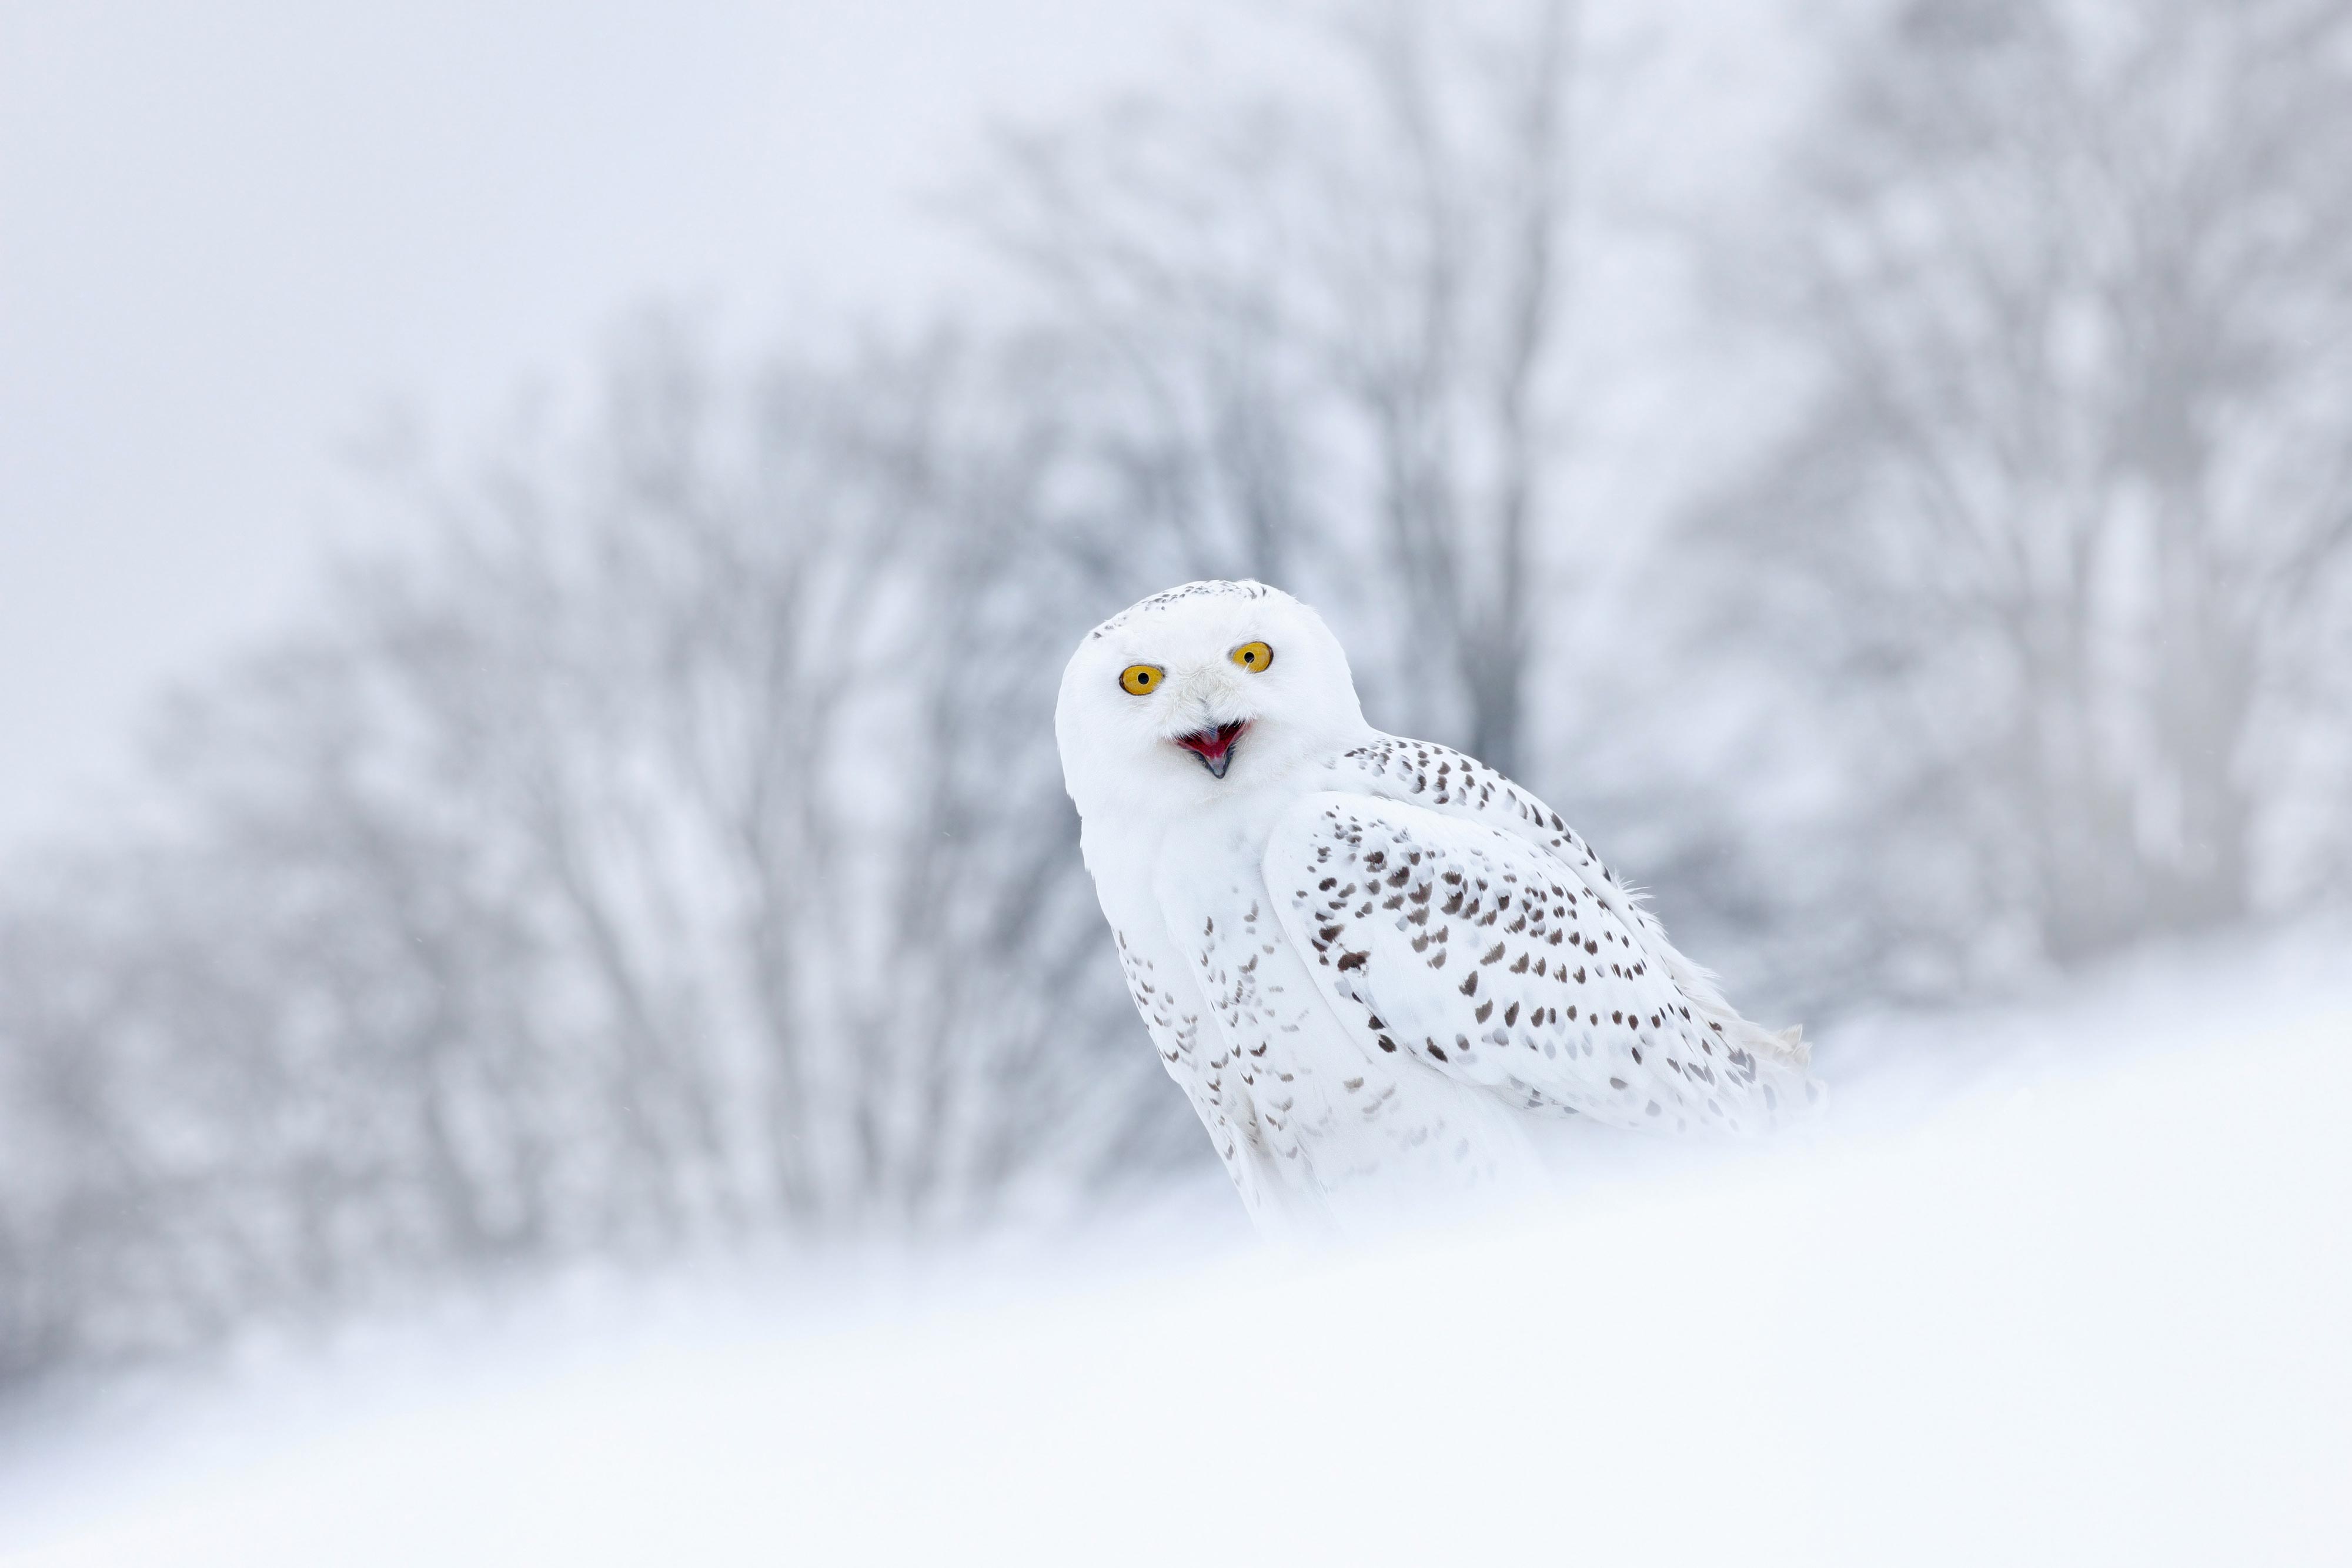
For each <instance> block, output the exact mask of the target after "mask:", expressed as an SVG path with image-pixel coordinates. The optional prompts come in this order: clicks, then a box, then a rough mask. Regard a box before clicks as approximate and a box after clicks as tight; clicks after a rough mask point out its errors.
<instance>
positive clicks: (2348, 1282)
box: [0, 928, 2352, 1568]
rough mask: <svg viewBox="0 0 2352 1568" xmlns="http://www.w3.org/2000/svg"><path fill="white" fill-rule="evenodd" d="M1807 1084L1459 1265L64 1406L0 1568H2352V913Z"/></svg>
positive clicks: (962, 1278) (1832, 1060)
mask: <svg viewBox="0 0 2352 1568" xmlns="http://www.w3.org/2000/svg"><path fill="white" fill-rule="evenodd" d="M1820 1059H1821V1061H1822V1065H1823V1068H1824V1070H1825V1072H1826V1073H1827V1074H1828V1075H1829V1076H1830V1077H1831V1078H1832V1082H1834V1083H1835V1084H1836V1085H1837V1086H1838V1089H1839V1092H1840V1100H1839V1109H1838V1114H1837V1116H1836V1118H1835V1121H1834V1123H1833V1124H1832V1126H1831V1127H1830V1128H1829V1129H1827V1130H1826V1132H1825V1133H1824V1134H1823V1135H1822V1136H1821V1137H1820V1138H1818V1139H1816V1140H1812V1141H1811V1142H1809V1143H1807V1144H1805V1145H1801V1146H1800V1145H1783V1146H1780V1147H1777V1148H1773V1149H1770V1150H1769V1151H1763V1152H1756V1153H1743V1154H1740V1155H1738V1156H1736V1157H1726V1158H1713V1159H1707V1160H1693V1159H1689V1158H1678V1159H1675V1160H1674V1161H1672V1162H1671V1163H1658V1164H1656V1165H1654V1166H1652V1165H1649V1164H1646V1163H1645V1164H1644V1166H1643V1168H1641V1169H1640V1170H1629V1171H1627V1172H1625V1173H1624V1174H1623V1175H1622V1176H1620V1177H1618V1178H1617V1179H1613V1180H1610V1181H1606V1182H1602V1183H1598V1184H1596V1185H1595V1186H1593V1187H1592V1188H1591V1190H1589V1191H1587V1192H1585V1193H1583V1194H1582V1195H1581V1196H1580V1197H1579V1198H1578V1199H1577V1200H1576V1201H1575V1202H1573V1203H1571V1204H1568V1205H1564V1206H1562V1207H1560V1208H1559V1209H1558V1210H1556V1211H1551V1212H1546V1213H1543V1214H1540V1215H1535V1216H1530V1217H1526V1218H1521V1219H1519V1220H1517V1221H1515V1222H1513V1223H1511V1224H1508V1225H1499V1226H1495V1227H1491V1228H1485V1229H1481V1230H1477V1231H1474V1232H1459V1233H1454V1234H1450V1235H1443V1236H1430V1237H1424V1238H1421V1239H1415V1240H1412V1241H1408V1242H1402V1243H1398V1244H1395V1245H1392V1246H1389V1247H1386V1248H1382V1249H1377V1250H1369V1251H1364V1252H1359V1253H1352V1254H1347V1255H1342V1256H1336V1257H1326V1258H1321V1259H1314V1260H1284V1259H1276V1258H1273V1257H1270V1256H1267V1255H1265V1254H1262V1253H1258V1252H1256V1251H1255V1250H1253V1249H1249V1248H1248V1247H1246V1246H1244V1245H1243V1244H1242V1243H1241V1242H1240V1241H1239V1240H1238V1239H1237V1231H1236V1229H1235V1228H1234V1225H1233V1223H1232V1221H1231V1218H1230V1215H1229V1212H1228V1207H1229V1204H1230V1200H1229V1199H1224V1198H1223V1197H1222V1195H1216V1194H1206V1195H1202V1197H1203V1198H1204V1200H1214V1203H1213V1207H1206V1208H1193V1207H1184V1206H1181V1205H1178V1206H1175V1207H1169V1208H1166V1209H1163V1210H1160V1211H1158V1212H1155V1213H1153V1214H1151V1215H1149V1216H1143V1217H1138V1218H1134V1219H1132V1220H1131V1221H1129V1222H1124V1223H1122V1224H1119V1225H1114V1226H1107V1227H1106V1228H1104V1229H1103V1230H1101V1231H1099V1232H1097V1233H1094V1234H1091V1235H1089V1236H1087V1237H1084V1238H1078V1239H1068V1238H1065V1239H1062V1240H1060V1241H1059V1242H1054V1243H1045V1242H1037V1241H1034V1240H1033V1241H1030V1242H1026V1243H1023V1244H1020V1245H1017V1246H1016V1245H1014V1244H1013V1243H1009V1242H1007V1243H999V1244H992V1245H991V1246H988V1247H980V1246H976V1245H975V1246H973V1247H971V1248H968V1249H964V1250H963V1251H961V1252H960V1253H958V1254H956V1255H955V1256H953V1257H950V1258H946V1259H938V1258H930V1259H921V1258H906V1257H901V1258H896V1259H891V1258H880V1257H868V1258H866V1259H864V1260H855V1261H853V1260H835V1262H833V1263H831V1264H828V1265H826V1269H827V1270H829V1272H828V1273H827V1274H825V1275H824V1281H823V1288H822V1289H819V1288H818V1287H817V1286H815V1285H812V1284H811V1283H810V1282H809V1277H808V1272H807V1270H805V1269H803V1270H798V1271H787V1270H781V1269H777V1270H774V1273H773V1277H771V1275H770V1273H769V1272H767V1271H763V1270H760V1269H749V1270H745V1269H740V1268H739V1269H737V1270H732V1271H729V1272H724V1273H714V1274H710V1275H706V1276H699V1277H698V1276H694V1275H690V1274H687V1273H682V1272H681V1273H675V1274H672V1275H669V1276H667V1277H665V1278H664V1279H663V1280H660V1281H650V1282H642V1283H639V1284H636V1285H634V1286H630V1287H627V1288H625V1289H621V1290H618V1291H615V1290H614V1289H612V1288H610V1287H609V1286H608V1287H604V1288H599V1289H595V1290H583V1289H582V1288H578V1287H574V1288H572V1289H570V1290H566V1289H563V1288H559V1287H554V1286H550V1287H546V1288H544V1289H542V1290H541V1291H536V1292H534V1293H532V1294H530V1296H528V1297H523V1298H517V1299H515V1300H512V1301H507V1302H504V1303H502V1304H501V1305H499V1306H498V1307H497V1308H495V1309H489V1308H483V1307H479V1306H477V1307H475V1308H472V1309H466V1310H458V1309H455V1308H453V1309H451V1311H450V1312H448V1313H446V1314H443V1315H442V1316H441V1317H440V1318H437V1319H436V1320H434V1321H430V1322H425V1321H419V1322H409V1323H405V1324H401V1325H393V1326H385V1325H376V1326H373V1327H370V1328H364V1329H352V1330H350V1331H347V1332H346V1333H343V1334H341V1335H340V1336H339V1337H338V1338H337V1339H336V1340H335V1341H334V1342H333V1343H330V1344H325V1345H318V1346H313V1347H311V1348H310V1349H309V1350H307V1351H303V1352H300V1353H299V1354H286V1353H282V1352H281V1353H280V1354H278V1355H277V1356H275V1357H272V1358H268V1359H256V1358H255V1357H253V1356H250V1355H248V1356H247V1357H246V1358H244V1359H242V1360H240V1361H236V1362H233V1363H231V1364H226V1365H216V1366H214V1367H212V1368H209V1369H206V1370H201V1371H197V1370H188V1369H182V1370H180V1371H178V1372H174V1373H171V1374H168V1375H163V1374H149V1375H144V1376H142V1378H140V1379H138V1380H136V1381H135V1382H131V1383H121V1384H117V1385H111V1386H109V1387H104V1388H100V1389H94V1390H83V1391H80V1392H79V1393H53V1394H51V1395H49V1396H45V1398H44V1399H43V1401H42V1402H41V1403H40V1404H38V1405H37V1406H30V1407H27V1408H23V1409H19V1410H18V1411H16V1412H15V1413H14V1415H13V1416H10V1417H8V1419H7V1424H6V1425H5V1427H0V1561H5V1562H6V1563H28V1564H30V1563H38V1564H44V1565H49V1564H55V1565H64V1564H107V1565H110V1568H114V1565H145V1564H194V1563H223V1564H228V1563H235V1564H238V1565H240V1568H275V1565H278V1564H289V1565H290V1564H302V1565H305V1568H309V1565H314V1564H319V1565H323V1564H372V1563H384V1564H395V1563H396V1564H403V1565H407V1564H427V1563H430V1564H469V1563H497V1564H513V1563H563V1564H567V1565H568V1564H589V1563H696V1564H727V1563H761V1564H772V1563H787V1562H792V1563H843V1562H851V1563H863V1562H883V1563H888V1562H908V1563H935V1562H955V1563H974V1562H978V1563H991V1562H1000V1561H1003V1562H1020V1563H1041V1562H1050V1563H1090V1564H1093V1563H1102V1564H1115V1563H1162V1562H1165V1563H1268V1562H1287V1563H1319V1562H1334V1563H1390V1562H1396V1563H1455V1562H1482V1561H1483V1562H1492V1563H1521V1562H1555V1561H1557V1562H1570V1561H1574V1562H1585V1563H1654V1562H1682V1561H1694V1562H1707V1563H1808V1564H1812V1563H1871V1564H1883V1563H1970V1564H1979V1563H2003V1564H2009V1563H2067V1564H2078V1563H2134V1564H2138V1563H2233V1564H2234V1563H2319V1562H2330V1561H2336V1562H2340V1561H2345V1560H2347V1556H2352V1256H2347V1237H2352V1138H2347V1113H2352V935H2347V933H2346V932H2345V931H2344V930H2342V929H2341V928H2334V929H2327V930H2318V931H2305V932H2303V933H2300V934H2297V935H2294V936H2288V937H2278V938H2273V939H2270V940H2267V941H2262V942H2246V943H2241V944H2234V945H2222V946H2181V947H2176V948H2172V949H2168V950H2165V951H2162V952H2158V953H2153V954H2149V955H2146V956H2142V957H2141V958H2139V959H2137V960H2136V961H2135V962H2133V963H2130V964H2126V965H2123V966H2119V967H2116V969H2115V970H2114V971H2112V972H2110V973H2108V974H2106V975H2105V976H2102V977H2097V978H2096V979H2094V980H2092V981H2088V982H2085V983H2083V984H2081V985H2078V986H2076V987H2074V988H2070V989H2069V990H2067V991H2066V992H2064V993H2063V994H2059V995H2055V996H2053V997H2051V998H2045V999H2044V1000H2042V1002H2040V1003H2037V1004H2036V1005H2034V1006H2032V1007H2031V1008H2019V1009H2009V1010H2003V1011H1999V1012H1991V1011H1988V1012H1985V1013H1981V1014H1977V1015H1970V1016H1951V1015H1946V1016H1941V1017H1936V1018H1919V1017H1912V1018H1888V1019H1877V1020H1872V1021H1870V1022H1867V1023H1864V1024H1857V1025H1855V1026H1853V1027H1851V1028H1849V1029H1847V1030H1844V1031H1843V1032H1841V1033H1840V1034H1838V1035H1835V1036H1833V1037H1832V1038H1831V1039H1830V1040H1826V1041H1824V1042H1823V1044H1822V1048H1821V1058H1820ZM786 1279H790V1280H793V1281H798V1282H797V1283H793V1284H791V1285H787V1284H785V1283H782V1282H779V1281H782V1280H786Z"/></svg>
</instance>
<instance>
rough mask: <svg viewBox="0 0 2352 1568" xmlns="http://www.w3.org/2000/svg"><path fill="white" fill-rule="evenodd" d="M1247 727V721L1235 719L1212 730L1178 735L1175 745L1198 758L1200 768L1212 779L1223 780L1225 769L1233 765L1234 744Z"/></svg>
mask: <svg viewBox="0 0 2352 1568" xmlns="http://www.w3.org/2000/svg"><path fill="white" fill-rule="evenodd" d="M1248 727H1249V720H1247V719H1245V718H1237V719H1235V720H1234V722H1233V723H1231V724H1221V725H1219V726H1217V727H1216V728H1214V729H1203V730H1198V731H1195V732H1194V733H1193V734H1191V735H1180V736H1178V737H1176V744H1177V745H1179V746H1181V747H1183V748H1184V749H1185V750H1187V751H1189V752H1191V753H1192V755H1193V756H1195V757H1197V758H1200V759H1201V766H1202V767H1203V768H1207V769H1208V770H1209V772H1210V774H1211V775H1212V776H1213V777H1214V778H1218V779H1223V777H1224V776H1225V769H1226V768H1229V767H1231V766H1232V765H1233V760H1234V742H1235V741H1237V740H1239V739H1241V737H1242V731H1244V730H1245V729H1247V728H1248Z"/></svg>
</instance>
